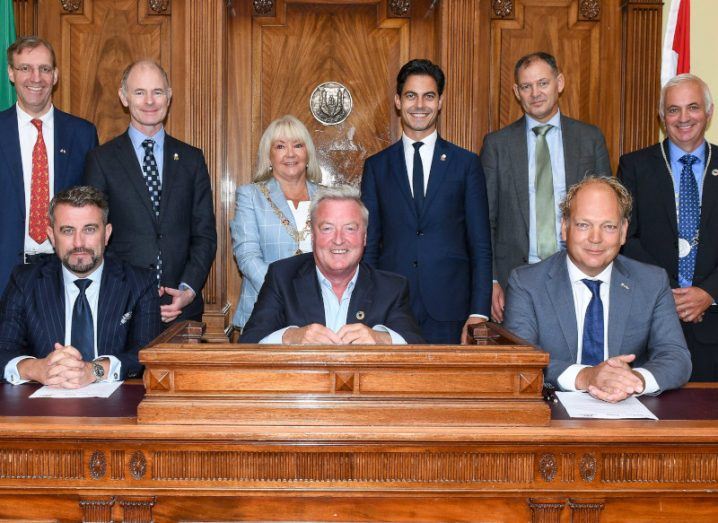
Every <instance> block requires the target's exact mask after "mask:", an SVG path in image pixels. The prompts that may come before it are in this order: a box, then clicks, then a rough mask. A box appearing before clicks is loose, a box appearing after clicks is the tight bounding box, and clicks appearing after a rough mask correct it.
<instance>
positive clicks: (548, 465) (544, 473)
mask: <svg viewBox="0 0 718 523" xmlns="http://www.w3.org/2000/svg"><path fill="white" fill-rule="evenodd" d="M539 472H540V473H541V477H542V478H543V479H544V481H553V478H555V477H556V473H557V472H558V465H557V464H556V458H555V457H554V455H553V454H544V455H543V456H541V459H540V460H539Z"/></svg>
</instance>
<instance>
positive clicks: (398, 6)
mask: <svg viewBox="0 0 718 523" xmlns="http://www.w3.org/2000/svg"><path fill="white" fill-rule="evenodd" d="M410 12H411V0H391V1H390V2H389V16H391V17H394V18H401V17H408V16H409V15H410Z"/></svg>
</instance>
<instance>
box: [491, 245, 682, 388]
mask: <svg viewBox="0 0 718 523" xmlns="http://www.w3.org/2000/svg"><path fill="white" fill-rule="evenodd" d="M566 256H567V254H566V252H565V251H561V252H558V253H556V254H554V255H553V256H551V257H550V258H547V259H546V260H544V261H542V262H540V263H536V264H533V265H526V266H523V267H519V268H517V269H515V270H514V271H513V272H512V273H511V277H510V278H509V284H508V289H507V292H506V309H505V312H504V324H505V326H506V328H507V329H509V330H510V331H511V332H513V333H515V334H516V335H518V336H520V337H521V338H524V339H525V340H526V341H528V342H529V343H532V344H534V345H538V347H539V348H541V349H542V350H544V351H546V352H548V353H549V354H550V355H551V360H550V362H549V366H548V370H547V372H546V380H547V381H548V382H551V383H553V384H554V385H557V380H558V377H559V376H560V375H561V374H562V373H563V371H565V370H566V369H567V368H568V367H569V366H570V365H573V364H575V363H576V361H577V356H578V355H577V348H578V328H577V326H576V312H575V311H576V309H575V308H574V304H573V289H572V285H571V281H570V279H569V276H568V267H567V265H566ZM610 285H611V287H610V290H609V311H608V354H609V357H610V356H616V355H618V354H635V355H636V359H635V360H634V362H633V366H634V367H643V368H645V369H646V370H648V371H650V372H651V373H652V374H653V376H654V377H655V378H656V381H657V382H658V385H659V387H660V389H661V390H666V389H673V388H676V387H680V386H681V385H683V384H684V383H686V382H687V381H688V378H689V377H690V375H691V356H690V353H689V352H688V349H687V347H686V341H685V338H684V337H683V331H682V330H681V326H680V322H679V321H678V315H677V314H676V307H675V303H674V302H673V294H672V293H671V289H670V287H669V286H668V278H667V277H666V273H665V271H663V270H662V269H660V268H658V267H653V266H651V265H646V264H644V263H640V262H637V261H635V260H631V259H630V258H626V257H624V256H620V255H619V256H618V257H617V258H616V259H615V260H614V261H613V271H612V273H611V284H610Z"/></svg>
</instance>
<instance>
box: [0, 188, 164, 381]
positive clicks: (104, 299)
mask: <svg viewBox="0 0 718 523" xmlns="http://www.w3.org/2000/svg"><path fill="white" fill-rule="evenodd" d="M107 210H108V209H107V202H106V201H105V199H104V196H103V195H102V193H100V192H99V191H97V190H96V189H94V188H92V187H82V186H80V187H74V188H72V189H69V190H66V191H63V192H60V193H58V194H57V195H55V197H54V198H53V200H52V202H51V203H50V210H49V213H50V214H49V217H50V226H48V229H47V234H48V236H49V237H50V241H51V242H52V244H53V246H54V247H55V251H56V253H57V256H54V255H53V256H52V257H48V258H46V259H45V260H43V261H42V262H39V263H36V264H32V265H20V266H18V267H16V268H15V270H14V271H13V273H12V276H11V277H10V281H9V283H8V286H7V288H6V289H5V292H4V294H3V296H2V300H1V301H0V365H1V366H2V368H3V369H4V378H5V380H7V381H9V382H10V383H15V384H17V383H23V382H25V381H28V380H34V381H38V382H40V383H42V384H44V385H52V386H56V387H63V388H78V387H83V386H85V385H87V384H89V383H93V382H95V381H102V380H107V381H116V380H120V379H124V378H126V377H137V376H139V375H140V373H141V371H142V367H141V366H140V363H139V361H138V356H137V354H138V352H139V350H140V349H141V348H142V347H144V346H145V345H147V343H149V342H150V341H151V340H152V339H153V338H155V337H156V336H157V335H158V334H159V333H160V330H161V327H160V325H161V323H160V318H159V316H160V315H159V297H158V295H157V284H156V279H155V277H154V273H153V272H152V271H149V270H147V269H140V268H136V267H132V266H131V265H130V264H128V263H125V262H121V261H118V260H115V259H112V258H111V257H107V258H106V257H104V256H103V252H104V250H105V245H106V244H107V240H109V238H110V234H111V233H112V226H111V225H110V224H108V223H107V215H108V212H107Z"/></svg>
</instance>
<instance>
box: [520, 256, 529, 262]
mask: <svg viewBox="0 0 718 523" xmlns="http://www.w3.org/2000/svg"><path fill="white" fill-rule="evenodd" d="M521 259H522V260H523V261H524V263H528V262H529V259H528V258H527V257H526V256H524V257H523V258H521Z"/></svg>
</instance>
